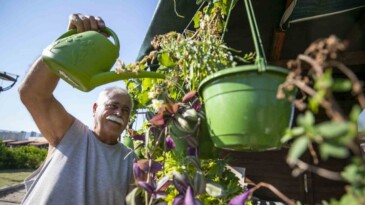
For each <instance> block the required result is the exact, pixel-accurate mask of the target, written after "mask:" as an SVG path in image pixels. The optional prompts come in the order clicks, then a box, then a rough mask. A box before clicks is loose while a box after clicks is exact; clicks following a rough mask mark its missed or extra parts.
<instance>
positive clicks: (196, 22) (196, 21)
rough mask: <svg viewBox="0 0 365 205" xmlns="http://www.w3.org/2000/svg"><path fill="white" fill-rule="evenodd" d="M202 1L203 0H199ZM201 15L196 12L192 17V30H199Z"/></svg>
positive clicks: (199, 12)
mask: <svg viewBox="0 0 365 205" xmlns="http://www.w3.org/2000/svg"><path fill="white" fill-rule="evenodd" d="M201 1H203V0H201ZM202 15H203V13H202V12H201V11H198V12H197V13H196V14H195V16H194V17H193V22H194V28H199V26H200V17H201V16H202Z"/></svg>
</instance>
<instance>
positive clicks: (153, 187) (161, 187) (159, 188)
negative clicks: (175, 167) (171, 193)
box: [137, 176, 171, 199]
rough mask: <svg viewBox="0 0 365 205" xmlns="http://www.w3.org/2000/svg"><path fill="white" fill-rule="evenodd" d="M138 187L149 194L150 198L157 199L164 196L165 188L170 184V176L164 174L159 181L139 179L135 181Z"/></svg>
mask: <svg viewBox="0 0 365 205" xmlns="http://www.w3.org/2000/svg"><path fill="white" fill-rule="evenodd" d="M137 184H138V186H139V187H141V188H142V189H144V190H145V191H147V193H149V194H151V196H152V198H154V199H159V198H162V197H165V196H166V192H165V190H166V189H167V187H168V186H169V185H170V184H171V180H170V176H165V177H164V178H162V179H161V180H160V181H158V182H157V184H156V182H155V181H154V180H152V179H151V180H150V183H148V182H145V181H140V182H138V183H137Z"/></svg>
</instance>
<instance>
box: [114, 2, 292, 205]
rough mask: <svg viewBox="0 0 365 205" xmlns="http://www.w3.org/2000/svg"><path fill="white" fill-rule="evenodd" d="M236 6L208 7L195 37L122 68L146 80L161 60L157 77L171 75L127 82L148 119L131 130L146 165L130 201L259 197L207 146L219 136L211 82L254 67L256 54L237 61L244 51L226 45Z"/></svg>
mask: <svg viewBox="0 0 365 205" xmlns="http://www.w3.org/2000/svg"><path fill="white" fill-rule="evenodd" d="M235 3H236V0H232V1H225V0H220V1H214V2H213V1H208V4H207V6H206V7H205V8H204V9H202V10H201V11H200V12H198V13H197V14H196V15H195V17H194V19H193V21H194V25H195V27H196V30H195V31H188V30H186V31H185V32H184V33H183V34H180V33H176V32H170V33H167V34H165V35H159V36H156V37H155V38H154V40H153V41H152V45H153V47H154V48H155V50H154V51H152V52H151V53H150V54H149V55H147V56H145V57H144V58H143V59H142V60H141V61H139V62H136V63H133V64H130V65H124V64H123V63H121V66H120V68H119V69H118V70H117V72H124V71H130V72H137V73H138V72H140V71H141V70H144V69H145V68H147V67H148V64H149V63H154V61H155V60H158V65H159V68H158V69H157V71H156V72H158V73H162V74H164V75H165V79H130V80H128V81H126V84H127V89H128V91H129V93H130V94H131V96H132V98H133V100H134V104H135V109H142V108H143V109H144V110H143V111H139V113H141V112H143V113H144V114H145V117H146V119H147V122H145V124H144V125H143V126H142V128H141V129H140V130H138V131H134V130H130V131H129V133H128V136H125V141H126V142H128V144H129V145H130V147H132V148H133V150H134V151H135V152H136V154H137V156H138V157H139V159H138V160H137V161H136V162H135V164H134V176H135V179H136V185H137V187H136V188H135V189H134V190H133V192H131V193H130V194H129V197H128V203H129V204H140V203H141V202H138V201H137V198H138V197H136V196H139V195H141V193H143V194H142V195H143V197H142V198H143V199H142V201H143V203H144V204H157V203H167V204H183V203H185V204H201V203H203V204H228V203H230V201H231V200H232V203H231V204H235V203H236V202H237V201H238V202H237V203H241V204H242V203H243V201H245V200H246V199H247V197H248V196H249V195H251V193H252V190H251V191H248V192H245V190H246V187H245V186H244V185H243V184H242V183H240V182H242V176H241V175H240V174H239V173H238V172H237V171H234V169H233V168H231V167H229V166H228V164H227V161H228V159H219V158H217V153H218V152H217V150H216V149H217V148H215V147H214V145H213V142H212V141H209V140H207V138H206V137H207V136H209V135H210V134H212V132H210V134H209V132H208V131H207V130H209V129H210V130H212V128H209V129H207V128H206V127H209V125H208V124H205V123H206V122H209V120H208V121H207V120H206V117H205V112H204V110H205V109H204V106H205V105H203V104H202V103H201V96H199V95H198V92H197V89H198V88H199V85H200V83H201V82H202V81H203V80H204V79H206V78H207V77H208V76H209V75H211V74H213V73H217V72H219V71H220V70H225V69H227V68H231V69H234V68H232V67H235V66H236V64H237V63H236V61H241V62H252V61H253V59H254V56H255V55H254V54H252V53H250V54H246V55H245V56H243V57H240V56H236V55H234V54H233V53H236V52H238V51H236V50H234V49H232V48H229V47H227V46H226V45H225V44H224V42H223V40H222V39H223V36H222V35H223V34H224V30H225V29H226V25H227V20H228V17H227V15H228V16H229V13H230V11H231V10H232V8H233V6H234V4H235ZM260 61H261V58H260ZM227 70H228V69H227ZM202 87H206V86H205V85H203V86H202ZM202 89H203V88H202ZM204 89H205V88H204ZM288 104H289V108H291V106H290V103H288ZM241 109H242V107H239V108H237V110H241ZM136 112H137V111H136ZM207 115H208V114H207ZM288 124H289V123H286V126H287V125H288ZM203 137H204V138H203ZM208 139H209V138H208ZM244 143H247V141H245V142H244ZM215 144H216V145H217V143H215ZM255 148H257V147H255ZM270 148H271V147H270ZM260 186H265V185H260ZM243 192H244V193H243ZM240 193H243V195H240ZM184 201H185V202H184ZM288 201H289V202H290V200H288Z"/></svg>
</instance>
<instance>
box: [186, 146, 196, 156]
mask: <svg viewBox="0 0 365 205" xmlns="http://www.w3.org/2000/svg"><path fill="white" fill-rule="evenodd" d="M186 149H187V150H186V152H187V155H190V156H196V154H197V153H196V151H197V150H196V149H195V148H193V147H188V148H186Z"/></svg>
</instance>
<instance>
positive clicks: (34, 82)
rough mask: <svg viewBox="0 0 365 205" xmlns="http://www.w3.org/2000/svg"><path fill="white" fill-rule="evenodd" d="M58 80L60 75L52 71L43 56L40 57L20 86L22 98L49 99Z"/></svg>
mask: <svg viewBox="0 0 365 205" xmlns="http://www.w3.org/2000/svg"><path fill="white" fill-rule="evenodd" d="M58 81H59V77H57V76H56V75H55V74H54V73H52V71H51V70H50V69H49V68H48V66H47V65H46V64H45V63H44V62H43V61H42V59H41V58H38V59H37V60H36V62H34V63H33V65H32V67H31V68H30V70H29V71H28V73H27V75H26V77H25V79H24V80H23V82H22V83H21V85H20V87H19V93H20V96H21V98H22V100H23V99H24V98H25V99H26V98H27V97H30V98H31V99H34V98H39V99H49V98H51V97H52V93H53V91H54V90H55V88H56V86H57V83H58ZM25 103H26V102H25Z"/></svg>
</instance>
